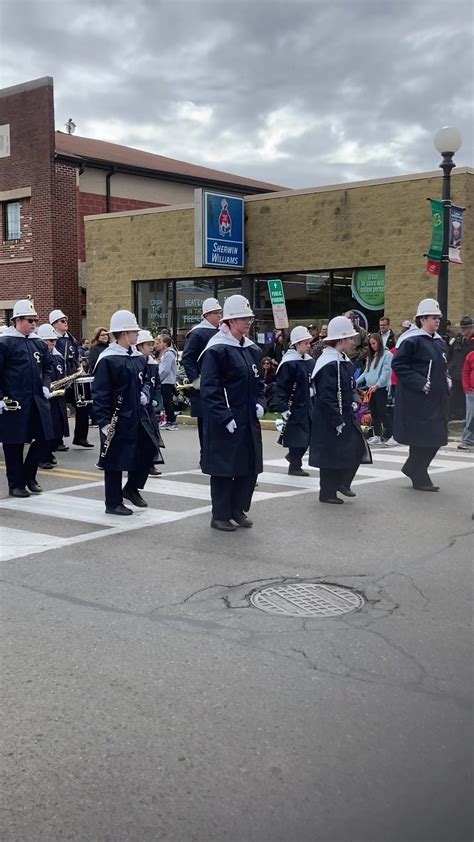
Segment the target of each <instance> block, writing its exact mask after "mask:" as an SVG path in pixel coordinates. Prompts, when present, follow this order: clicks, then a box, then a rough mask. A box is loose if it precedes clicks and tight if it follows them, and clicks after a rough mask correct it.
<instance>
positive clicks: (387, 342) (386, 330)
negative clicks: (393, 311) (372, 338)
mask: <svg viewBox="0 0 474 842" xmlns="http://www.w3.org/2000/svg"><path fill="white" fill-rule="evenodd" d="M379 328H380V336H381V337H382V342H383V346H384V348H386V349H387V350H388V351H391V350H392V348H395V334H394V332H393V330H392V328H391V327H390V319H389V317H388V316H382V317H381V318H380V319H379Z"/></svg>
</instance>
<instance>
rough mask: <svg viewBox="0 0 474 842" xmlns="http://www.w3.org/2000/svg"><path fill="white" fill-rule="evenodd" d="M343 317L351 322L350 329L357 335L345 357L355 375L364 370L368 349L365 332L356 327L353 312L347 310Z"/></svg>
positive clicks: (361, 328)
mask: <svg viewBox="0 0 474 842" xmlns="http://www.w3.org/2000/svg"><path fill="white" fill-rule="evenodd" d="M344 316H345V317H346V319H350V321H351V322H352V327H353V328H354V330H355V332H356V334H357V336H356V337H355V339H354V341H353V344H352V346H351V347H350V348H349V350H348V351H347V356H348V357H349V359H350V361H351V362H352V363H353V365H354V374H357V370H359V373H360V370H362V369H363V368H364V366H365V361H366V359H367V354H368V349H369V343H368V340H367V331H366V330H364V328H363V327H360V326H359V325H358V323H357V319H356V317H355V313H354V311H353V310H348V311H347V313H344Z"/></svg>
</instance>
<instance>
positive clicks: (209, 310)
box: [181, 298, 222, 452]
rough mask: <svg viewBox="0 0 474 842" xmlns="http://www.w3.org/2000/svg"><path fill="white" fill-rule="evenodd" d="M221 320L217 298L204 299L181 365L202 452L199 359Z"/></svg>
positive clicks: (188, 337)
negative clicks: (188, 383)
mask: <svg viewBox="0 0 474 842" xmlns="http://www.w3.org/2000/svg"><path fill="white" fill-rule="evenodd" d="M221 318H222V307H221V305H220V304H219V302H218V300H217V298H206V299H205V301H203V304H202V320H201V321H200V322H199V324H197V325H194V327H192V328H191V330H190V331H189V333H188V335H187V336H186V342H185V345H184V350H183V356H182V360H181V362H182V364H183V366H184V370H185V372H186V376H187V378H188V380H189V382H190V383H192V385H193V387H194V389H192V390H190V393H189V399H190V401H191V415H192V417H193V418H197V426H198V435H199V447H200V450H201V452H202V429H203V421H202V404H201V396H200V388H201V378H200V365H199V362H198V361H199V358H200V356H201V354H202V352H203V351H204V348H205V347H206V345H207V343H208V342H209V340H210V339H211V338H212V337H213V336H215V335H216V333H217V329H218V327H219V322H220V320H221Z"/></svg>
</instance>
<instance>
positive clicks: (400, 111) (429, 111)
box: [0, 0, 473, 187]
mask: <svg viewBox="0 0 474 842" xmlns="http://www.w3.org/2000/svg"><path fill="white" fill-rule="evenodd" d="M2 14H3V19H2V29H3V36H2V52H3V68H2V73H1V76H0V79H1V83H2V87H3V86H7V85H12V84H18V83H19V82H22V81H25V80H26V79H28V78H36V77H39V76H45V75H51V76H54V79H55V99H56V119H57V126H58V128H62V127H63V126H64V123H65V122H66V120H67V119H68V118H69V117H70V116H72V117H73V119H74V120H75V122H76V123H77V125H78V133H79V134H83V135H86V136H90V137H99V138H101V139H104V140H111V141H114V142H118V143H125V144H127V145H131V146H137V147H139V148H143V149H147V150H150V151H153V152H158V153H160V154H164V155H168V156H170V157H175V158H181V159H183V160H189V161H193V162H195V163H202V164H205V165H207V166H211V167H216V168H219V169H224V170H228V171H230V172H235V173H239V174H242V175H248V176H251V177H253V178H261V179H263V180H268V181H274V182H277V183H280V184H286V185H288V186H291V187H301V186H311V185H317V184H325V183H335V182H339V181H345V180H354V179H364V178H374V177H382V176H389V175H398V174H403V173H407V172H415V171H422V170H430V169H435V168H436V166H437V163H438V155H437V152H436V151H435V150H434V148H433V142H432V138H433V134H434V132H435V130H436V129H437V128H439V127H440V126H441V125H446V124H454V125H457V126H458V127H459V128H460V129H461V132H462V134H463V136H464V144H463V148H462V149H461V151H460V152H459V154H458V155H457V162H458V164H459V165H469V164H470V163H471V161H470V158H471V150H472V124H473V119H472V116H473V115H472V96H471V94H472V59H473V48H472V5H471V0H458V2H457V4H456V5H453V6H452V7H449V11H448V12H447V7H446V4H445V2H444V0H417V2H416V3H413V2H412V0H399V2H397V3H393V2H391V0H334V1H333V2H331V4H326V3H323V2H319V0H308V2H306V0H293V2H292V3H288V2H279V0H253V2H250V0H238V1H237V2H235V0H234V3H233V4H231V5H226V4H223V3H221V2H219V3H217V2H214V0H161V2H160V1H158V2H157V0H138V2H136V3H134V4H130V3H129V2H127V3H125V2H122V0H114V1H113V2H112V0H110V2H107V1H106V0H102V2H93V0H81V2H80V3H79V2H78V0H69V2H66V1H65V0H46V2H43V3H36V2H34V0H17V2H16V3H9V4H4V6H3V10H2Z"/></svg>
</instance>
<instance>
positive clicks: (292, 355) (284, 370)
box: [276, 349, 314, 448]
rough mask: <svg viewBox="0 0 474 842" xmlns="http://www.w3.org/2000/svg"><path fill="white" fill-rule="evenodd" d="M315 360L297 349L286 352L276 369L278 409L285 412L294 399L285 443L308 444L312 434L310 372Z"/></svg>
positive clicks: (289, 445)
mask: <svg viewBox="0 0 474 842" xmlns="http://www.w3.org/2000/svg"><path fill="white" fill-rule="evenodd" d="M313 369H314V360H313V359H312V358H311V357H310V356H309V354H305V356H304V357H302V356H301V354H299V353H298V351H296V350H295V349H291V350H289V351H287V352H286V354H285V356H284V357H283V359H282V361H281V363H280V365H279V366H278V369H277V373H276V393H277V411H278V412H285V411H286V410H287V409H288V408H289V406H288V405H289V403H291V415H290V417H289V419H288V421H287V422H286V427H285V431H284V433H283V444H284V446H285V447H304V448H306V447H308V445H309V439H310V435H311V405H310V397H309V386H310V376H311V374H312V371H313Z"/></svg>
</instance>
